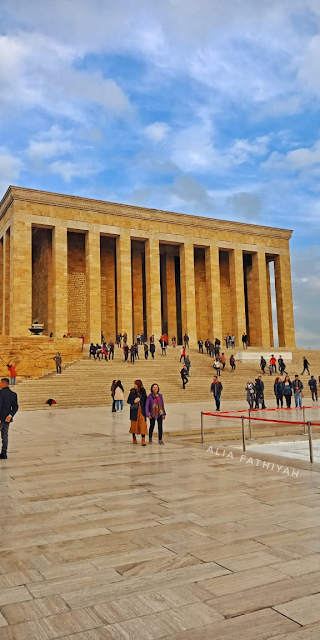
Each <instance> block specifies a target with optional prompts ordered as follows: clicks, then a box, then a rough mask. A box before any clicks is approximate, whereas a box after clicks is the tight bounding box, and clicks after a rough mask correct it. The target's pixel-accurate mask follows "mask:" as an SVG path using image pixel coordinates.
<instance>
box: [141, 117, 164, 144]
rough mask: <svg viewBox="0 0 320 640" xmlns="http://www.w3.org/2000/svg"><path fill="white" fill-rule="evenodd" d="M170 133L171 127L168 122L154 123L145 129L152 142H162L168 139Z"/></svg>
mask: <svg viewBox="0 0 320 640" xmlns="http://www.w3.org/2000/svg"><path fill="white" fill-rule="evenodd" d="M169 131H170V127H169V126H168V125H167V123H166V122H154V123H153V124H149V125H148V126H147V127H146V128H145V130H144V133H145V135H146V136H147V138H149V139H150V140H152V142H161V141H162V140H164V139H165V138H166V137H167V135H168V133H169Z"/></svg>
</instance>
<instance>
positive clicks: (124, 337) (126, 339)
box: [122, 332, 128, 345]
mask: <svg viewBox="0 0 320 640" xmlns="http://www.w3.org/2000/svg"><path fill="white" fill-rule="evenodd" d="M122 340H123V344H124V345H125V344H127V342H128V334H127V332H125V333H124V334H123V336H122Z"/></svg>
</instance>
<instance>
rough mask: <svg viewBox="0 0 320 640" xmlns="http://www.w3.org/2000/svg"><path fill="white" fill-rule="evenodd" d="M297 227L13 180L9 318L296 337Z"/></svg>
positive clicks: (2, 226) (5, 207) (194, 334)
mask: <svg viewBox="0 0 320 640" xmlns="http://www.w3.org/2000/svg"><path fill="white" fill-rule="evenodd" d="M290 237H291V231H288V230H285V229H276V228H272V227H264V226H258V225H251V224H243V223H239V222H229V221H223V220H214V219H211V218H205V217H202V216H201V217H200V216H199V217H198V216H191V215H183V214H177V213H171V212H166V211H158V210H155V209H146V208H141V207H135V206H129V205H123V204H117V203H112V202H103V201H99V200H92V199H87V198H80V197H75V196H68V195H60V194H56V193H48V192H44V191H36V190H34V189H25V188H20V187H9V189H8V191H7V192H6V194H5V196H4V197H3V199H2V201H1V204H0V269H1V272H2V278H1V280H0V281H1V285H0V286H1V289H0V326H1V334H2V335H4V336H11V337H15V336H16V337H21V336H26V335H29V327H30V326H31V324H32V322H34V321H37V322H39V323H43V324H44V327H45V331H44V332H45V334H46V335H49V334H50V333H51V332H52V333H53V334H54V336H55V337H56V338H60V337H62V336H63V335H64V334H67V333H68V332H69V333H70V334H71V336H73V337H77V336H81V335H84V337H85V340H86V342H91V341H93V342H99V341H100V336H101V331H102V332H103V334H104V336H105V338H106V340H110V339H115V336H116V333H117V332H119V333H124V332H127V334H128V339H129V341H130V340H131V339H132V338H133V337H134V336H135V335H136V334H137V333H142V334H144V335H145V336H148V337H149V336H150V335H151V334H154V335H155V337H156V338H158V337H159V336H160V335H161V334H162V333H164V332H165V333H167V334H168V335H169V338H170V337H171V336H173V335H175V336H177V338H178V342H181V339H182V335H183V334H184V333H185V332H186V333H188V335H189V337H190V342H191V344H195V343H196V341H197V340H198V339H199V338H202V340H206V338H207V337H209V338H210V339H213V338H214V337H219V338H220V339H222V338H224V337H225V336H226V335H227V334H228V333H230V334H234V335H235V336H236V339H237V344H238V345H239V344H240V342H241V336H242V334H243V333H247V335H248V337H249V344H250V345H251V346H257V347H272V346H273V344H274V336H273V322H272V303H271V299H272V296H271V285H270V263H274V275H275V297H276V307H277V310H276V313H277V326H278V334H279V335H278V338H279V345H280V346H281V347H288V348H292V347H294V346H295V334H294V320H293V304H292V290H291V271H290V251H289V240H290Z"/></svg>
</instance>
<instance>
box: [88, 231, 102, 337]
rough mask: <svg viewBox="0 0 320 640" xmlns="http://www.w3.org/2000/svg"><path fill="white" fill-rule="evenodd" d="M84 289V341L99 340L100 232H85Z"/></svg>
mask: <svg viewBox="0 0 320 640" xmlns="http://www.w3.org/2000/svg"><path fill="white" fill-rule="evenodd" d="M85 247H86V284H87V286H86V290H87V332H86V342H89V343H91V342H94V343H95V344H96V343H97V342H98V343H99V344H100V341H101V267H100V233H99V231H91V230H90V231H87V233H86V244H85Z"/></svg>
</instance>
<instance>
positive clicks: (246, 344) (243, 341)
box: [241, 333, 248, 349]
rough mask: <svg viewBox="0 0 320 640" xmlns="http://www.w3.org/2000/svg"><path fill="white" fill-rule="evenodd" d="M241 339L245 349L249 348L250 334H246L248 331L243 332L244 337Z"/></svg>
mask: <svg viewBox="0 0 320 640" xmlns="http://www.w3.org/2000/svg"><path fill="white" fill-rule="evenodd" d="M241 340H242V347H243V349H247V348H248V336H247V334H246V333H243V334H242V338H241Z"/></svg>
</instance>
